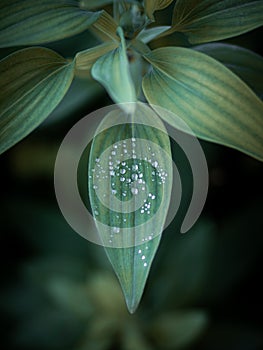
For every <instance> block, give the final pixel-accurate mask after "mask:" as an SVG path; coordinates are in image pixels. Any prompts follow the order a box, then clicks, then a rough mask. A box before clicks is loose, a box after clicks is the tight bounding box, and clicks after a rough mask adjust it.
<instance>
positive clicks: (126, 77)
mask: <svg viewBox="0 0 263 350" xmlns="http://www.w3.org/2000/svg"><path fill="white" fill-rule="evenodd" d="M119 33H120V35H121V36H122V41H121V45H120V47H119V48H117V49H115V50H113V51H111V52H109V53H107V54H106V55H103V56H102V57H100V58H99V59H98V60H97V61H96V63H95V64H94V65H93V67H92V70H91V73H92V76H93V78H94V79H96V80H97V81H98V82H100V83H101V84H102V85H103V86H104V87H105V89H106V90H107V92H108V93H109V95H110V96H111V98H112V99H113V100H114V102H116V103H122V102H135V101H136V93H135V88H134V84H133V81H132V78H131V74H130V69H129V62H128V58H127V54H126V46H125V40H124V37H123V32H122V30H121V28H119Z"/></svg>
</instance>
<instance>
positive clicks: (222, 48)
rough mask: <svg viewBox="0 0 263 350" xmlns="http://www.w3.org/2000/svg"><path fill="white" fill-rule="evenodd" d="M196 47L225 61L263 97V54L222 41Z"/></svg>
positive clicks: (222, 61) (226, 64)
mask: <svg viewBox="0 0 263 350" xmlns="http://www.w3.org/2000/svg"><path fill="white" fill-rule="evenodd" d="M194 49H195V50H197V51H200V52H203V53H206V54H207V55H209V56H211V57H213V58H215V59H217V60H218V61H219V62H221V63H223V64H224V65H225V66H226V67H227V68H229V69H231V70H232V72H234V73H235V74H236V75H238V76H239V77H240V78H241V79H242V80H244V81H245V82H246V83H247V84H248V86H249V87H250V88H251V89H252V90H253V91H254V92H255V93H256V94H257V95H258V96H259V97H260V98H261V99H263V79H262V77H263V57H262V56H260V55H258V54H256V53H254V52H253V51H250V50H248V49H245V48H243V47H240V46H236V45H229V44H222V43H211V44H203V45H199V46H196V47H194Z"/></svg>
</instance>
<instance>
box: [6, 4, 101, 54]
mask: <svg viewBox="0 0 263 350" xmlns="http://www.w3.org/2000/svg"><path fill="white" fill-rule="evenodd" d="M100 15H101V12H89V11H85V10H83V9H81V8H80V7H79V2H78V1H76V0H42V1H35V0H20V1H17V0H1V3H0V47H9V46H17V45H32V44H40V43H46V42H51V41H55V40H60V39H64V38H67V37H69V36H72V35H75V34H78V33H81V32H83V31H84V30H86V29H87V28H89V26H90V25H91V24H92V23H94V22H95V21H96V20H97V19H98V18H99V16H100Z"/></svg>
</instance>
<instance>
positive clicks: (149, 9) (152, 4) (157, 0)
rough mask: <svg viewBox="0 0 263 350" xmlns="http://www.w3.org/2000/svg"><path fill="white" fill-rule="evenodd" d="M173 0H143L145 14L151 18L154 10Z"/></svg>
mask: <svg viewBox="0 0 263 350" xmlns="http://www.w3.org/2000/svg"><path fill="white" fill-rule="evenodd" d="M172 2H173V0H145V1H144V7H145V12H146V14H147V16H148V17H149V18H151V19H153V14H154V12H155V11H158V10H162V9H164V8H166V7H167V6H169V5H170V4H171V3H172Z"/></svg>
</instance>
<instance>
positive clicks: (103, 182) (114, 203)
mask: <svg viewBox="0 0 263 350" xmlns="http://www.w3.org/2000/svg"><path fill="white" fill-rule="evenodd" d="M171 159H172V158H171V150H170V142H169V137H168V135H167V132H166V130H165V128H164V126H163V124H162V122H161V120H160V118H159V117H158V116H157V115H156V114H155V112H154V111H153V110H152V109H150V107H148V106H147V105H142V104H136V109H135V112H134V113H133V115H132V116H131V114H129V113H128V114H127V113H125V112H124V111H122V110H121V109H120V110H114V111H112V112H110V113H109V114H108V115H107V116H106V117H105V118H104V119H103V121H102V122H101V124H100V126H99V128H98V130H97V131H96V135H95V137H94V139H93V142H92V146H91V151H90V158H89V196H90V203H91V208H92V211H93V215H94V218H95V220H96V225H97V228H98V232H99V236H100V239H101V242H102V245H104V247H105V250H106V253H107V255H108V258H109V260H110V262H111V264H112V266H113V268H114V270H115V273H116V274H117V276H118V278H119V281H120V284H121V286H122V289H123V292H124V295H125V299H126V303H127V306H128V309H129V311H130V312H134V311H135V309H136V308H137V306H138V304H139V301H140V299H141V296H142V293H143V290H144V286H145V283H146V280H147V276H148V273H149V270H150V266H151V263H152V261H153V258H154V256H155V253H156V250H157V248H158V245H159V242H160V239H161V233H162V231H163V227H164V223H165V219H166V214H167V211H168V207H169V202H170V195H171V187H172V161H171Z"/></svg>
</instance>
